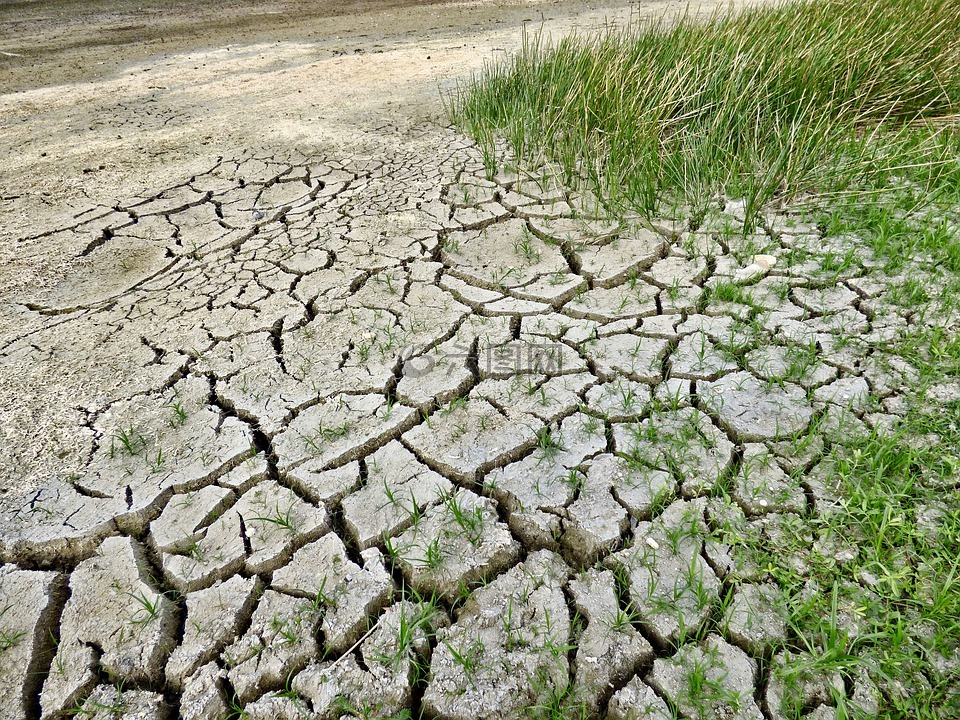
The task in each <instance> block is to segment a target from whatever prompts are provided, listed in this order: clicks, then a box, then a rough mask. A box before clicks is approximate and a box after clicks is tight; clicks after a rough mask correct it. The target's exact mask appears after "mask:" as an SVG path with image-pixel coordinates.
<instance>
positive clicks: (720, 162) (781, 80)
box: [449, 0, 960, 218]
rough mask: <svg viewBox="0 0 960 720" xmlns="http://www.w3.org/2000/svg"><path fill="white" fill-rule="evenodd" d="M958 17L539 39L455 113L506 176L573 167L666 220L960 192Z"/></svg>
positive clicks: (842, 10)
mask: <svg viewBox="0 0 960 720" xmlns="http://www.w3.org/2000/svg"><path fill="white" fill-rule="evenodd" d="M958 27H960V4H958V3H956V2H954V1H953V0H872V1H871V2H849V0H810V1H807V2H795V3H785V4H777V5H773V6H766V7H763V8H760V9H750V10H748V11H745V12H740V13H734V12H729V11H727V12H719V13H717V14H715V15H713V16H712V17H711V18H710V19H709V20H707V21H706V22H701V21H698V20H697V19H696V18H694V17H692V16H690V15H683V16H680V17H676V18H671V17H661V18H659V19H653V20H645V21H642V22H641V23H639V24H636V25H634V26H633V27H629V28H626V29H621V30H616V29H614V30H610V31H608V32H606V33H605V34H603V35H602V36H601V37H599V38H589V37H585V36H576V35H574V36H570V37H566V38H564V39H562V40H560V41H559V42H557V43H556V44H553V45H548V44H547V43H546V42H545V41H544V40H543V38H542V36H537V37H535V38H532V39H531V38H528V39H525V42H524V45H523V49H522V50H521V51H520V52H519V53H518V54H517V55H516V56H514V57H512V58H509V59H507V60H505V61H503V62H501V63H499V64H494V65H490V66H488V67H487V68H486V69H485V71H484V72H483V74H482V75H481V76H479V77H476V78H474V80H473V81H472V82H470V83H468V84H467V85H465V86H462V87H460V88H459V89H458V91H457V92H456V93H455V94H454V96H453V97H452V98H451V100H450V107H449V110H450V115H451V117H452V118H453V120H454V121H455V122H456V123H457V124H458V125H459V126H460V127H461V128H462V129H463V130H464V131H466V132H467V133H468V134H470V135H471V136H473V137H474V138H475V139H476V140H477V141H478V142H479V143H480V145H481V147H482V148H483V149H484V153H485V157H487V159H488V161H489V163H491V164H494V163H495V159H494V158H495V154H494V151H493V148H494V143H495V139H496V138H497V137H500V136H503V137H506V139H507V140H508V141H509V143H510V145H511V146H512V148H513V150H514V152H515V154H516V156H517V161H518V162H519V163H520V164H522V165H527V164H531V165H534V166H538V165H543V164H544V163H546V162H551V163H555V164H558V165H559V166H560V168H561V169H562V171H563V173H564V174H565V176H566V180H567V181H573V180H580V179H586V180H588V181H589V182H590V183H591V185H592V186H593V187H594V189H595V190H597V191H598V195H599V196H600V197H601V198H604V199H605V202H607V203H608V204H609V207H608V210H623V209H632V210H640V211H641V212H644V213H646V214H655V213H660V212H663V211H664V209H667V210H669V209H670V208H672V207H676V206H680V205H686V204H692V205H693V206H694V208H698V207H702V206H704V205H705V204H707V203H709V202H710V201H711V200H712V199H714V198H716V197H717V196H718V195H722V194H726V195H727V196H729V197H734V198H743V199H745V200H746V211H747V217H748V218H750V217H751V216H752V215H753V213H754V212H755V211H756V210H758V209H759V208H760V207H762V206H763V205H765V204H767V203H769V202H770V201H771V200H773V199H774V198H779V197H784V198H793V197H796V196H798V195H800V194H805V193H811V192H814V193H821V194H822V193H826V194H836V193H844V192H849V191H855V192H856V193H857V194H861V193H864V192H871V191H876V190H886V189H888V186H889V185H890V184H891V183H893V184H898V185H901V186H902V184H903V183H904V181H909V183H910V184H914V185H918V186H920V187H921V188H923V189H924V191H925V192H923V193H922V194H923V195H924V196H925V195H927V194H929V193H930V192H937V191H941V190H943V189H949V190H952V191H953V192H954V193H956V192H957V191H958V188H960V163H958V162H957V157H958V149H960V142H958V139H957V133H956V132H955V125H953V122H952V121H953V118H952V115H953V114H954V113H955V112H956V109H957V103H958V101H960V36H958V33H957V31H956V28H958Z"/></svg>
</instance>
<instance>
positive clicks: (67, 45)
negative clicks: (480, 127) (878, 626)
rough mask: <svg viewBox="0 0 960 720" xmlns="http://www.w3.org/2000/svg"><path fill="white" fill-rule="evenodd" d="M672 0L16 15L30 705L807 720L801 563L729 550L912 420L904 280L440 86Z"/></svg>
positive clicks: (13, 260)
mask: <svg viewBox="0 0 960 720" xmlns="http://www.w3.org/2000/svg"><path fill="white" fill-rule="evenodd" d="M106 5H109V7H105V6H106ZM668 7H671V6H669V5H667V4H660V5H655V4H650V5H644V6H643V8H642V11H643V12H648V11H663V10H664V9H665V8H668ZM154 8H156V6H154ZM636 11H637V9H636V6H632V7H631V6H628V5H626V4H622V5H618V4H612V3H611V4H601V3H596V4H585V3H579V2H578V3H574V2H560V3H536V2H524V3H486V2H474V3H461V4H449V3H442V4H440V3H438V4H426V3H424V4H416V6H413V7H411V6H410V5H409V4H402V6H401V4H400V3H389V2H388V3H373V2H370V3H348V4H341V3H330V4H323V3H319V4H318V3H292V2H291V3H274V4H269V5H264V4H255V3H252V2H250V3H242V2H236V3H227V4H225V5H221V6H218V7H217V8H216V9H215V10H214V9H212V8H210V9H203V8H198V7H195V6H194V5H192V4H187V3H180V2H170V3H167V4H165V5H164V6H163V7H162V9H154V10H151V11H150V12H147V11H146V10H140V9H139V8H138V7H137V6H135V5H134V4H133V3H130V4H129V5H128V4H125V3H110V4H106V3H104V4H100V3H79V2H78V3H73V4H71V3H67V4H62V3H59V4H55V3H42V2H40V3H13V4H6V5H4V6H3V9H2V13H3V17H4V19H5V20H6V23H7V24H6V25H5V27H4V30H3V34H2V35H0V50H2V51H3V52H4V53H9V54H4V55H3V56H0V58H2V59H0V63H2V64H3V72H4V73H6V74H5V75H4V82H5V83H7V85H6V86H5V88H4V90H5V91H4V93H3V95H0V122H2V128H3V131H2V134H0V143H2V147H0V151H2V152H3V154H4V157H5V158H7V160H6V161H5V163H4V165H3V167H2V169H0V202H2V205H0V207H2V228H0V233H2V235H0V253H2V266H0V287H2V290H0V300H2V303H3V304H2V305H0V367H2V374H0V400H2V402H0V427H2V433H3V435H2V438H3V442H2V443H0V467H2V476H0V561H2V563H3V565H0V632H2V633H3V634H2V636H0V641H2V644H0V681H2V686H3V687H8V688H14V689H15V695H16V697H17V699H16V701H14V702H7V703H3V704H2V705H0V718H24V717H26V718H36V717H44V718H48V717H49V718H54V717H60V716H63V715H66V714H69V713H71V712H74V711H77V710H82V711H83V712H84V713H85V714H90V715H92V716H94V717H103V718H106V717H116V716H124V717H130V718H133V717H137V718H168V717H177V716H178V715H179V716H180V717H183V718H185V719H187V720H190V719H193V718H198V719H199V718H221V717H227V716H232V717H241V716H243V717H248V718H277V717H304V716H305V717H320V718H328V717H329V718H338V717H343V716H351V714H355V715H360V716H364V717H366V716H370V717H391V716H393V717H397V716H402V713H403V712H404V711H412V712H414V714H416V713H418V712H420V711H421V710H423V711H425V713H426V714H427V716H428V717H440V718H464V719H466V718H501V717H511V716H518V717H529V716H532V713H534V712H535V710H536V708H538V707H539V708H541V709H542V708H543V707H544V706H545V703H549V702H550V701H551V700H550V698H553V699H556V698H561V697H562V698H564V700H563V702H565V703H567V704H570V705H576V704H579V705H582V706H583V707H584V708H586V710H587V711H589V712H591V713H594V714H595V715H598V716H604V717H609V718H636V717H648V716H649V717H664V718H668V717H673V714H672V713H674V712H675V711H679V712H680V713H681V714H682V715H683V716H685V717H695V716H697V715H696V714H697V713H698V712H699V713H702V712H708V713H713V714H715V715H716V714H718V713H719V714H722V715H723V716H729V717H743V718H761V717H764V716H766V717H780V716H781V715H780V713H781V704H780V698H781V696H782V695H783V694H784V692H785V690H784V688H783V687H782V686H781V685H778V683H777V682H776V681H774V680H772V679H770V678H771V677H772V676H771V674H770V672H769V670H768V669H766V668H769V666H770V664H771V663H773V664H776V663H777V662H781V661H783V657H782V656H781V655H779V654H778V655H776V656H773V657H772V659H771V652H772V651H771V649H772V648H774V647H778V645H777V644H778V643H781V642H782V641H783V640H784V638H785V637H786V633H787V628H786V625H785V620H784V616H783V612H782V607H780V606H779V604H778V603H777V601H776V599H775V592H774V591H775V588H773V587H771V585H770V584H769V583H766V582H764V581H763V573H762V572H761V571H760V570H759V569H758V568H751V567H749V566H745V565H744V564H742V563H741V562H740V560H738V557H737V555H736V552H735V551H734V548H732V547H730V546H728V545H725V544H724V543H722V542H720V541H718V540H717V539H716V537H715V536H714V537H713V538H712V539H709V540H708V539H707V536H708V535H710V534H711V533H714V532H715V531H717V530H718V528H721V527H731V526H736V527H738V528H742V529H743V531H744V532H745V533H748V534H749V533H751V532H752V533H761V532H762V533H770V534H771V536H775V535H776V534H777V533H784V532H789V528H790V523H791V522H792V520H793V519H794V518H797V517H798V516H800V515H806V516H809V515H811V514H816V513H820V512H826V511H827V510H828V509H829V508H830V507H831V504H832V503H833V502H834V501H835V500H836V497H835V496H834V495H833V494H832V489H831V487H830V485H829V483H827V482H825V481H824V475H823V470H822V469H821V468H820V467H819V466H818V465H817V458H818V455H817V449H816V448H815V447H814V448H811V447H810V446H809V445H807V444H805V443H800V442H797V441H796V440H797V438H800V437H803V436H804V435H805V433H807V432H808V431H809V429H810V428H811V427H812V426H813V425H814V424H816V426H817V428H818V430H817V433H818V437H821V438H827V439H828V441H829V438H830V437H831V436H832V435H833V436H840V435H844V434H846V435H849V434H851V433H857V432H866V431H868V430H869V429H870V428H876V427H884V426H887V425H889V424H890V423H891V422H893V421H894V420H895V414H896V413H897V412H899V411H900V408H901V405H899V404H898V402H899V397H900V388H901V384H902V382H901V378H899V377H898V372H899V373H902V372H904V371H903V369H902V368H901V369H900V370H896V369H891V368H892V367H893V368H895V367H899V366H896V364H895V363H893V364H891V362H892V361H890V362H888V361H886V360H885V361H881V360H880V355H879V353H874V352H873V345H875V344H876V345H879V344H880V343H882V342H883V340H884V339H885V338H888V337H889V336H890V334H891V333H896V332H898V329H899V328H900V327H901V326H902V325H903V324H904V323H905V322H906V321H905V320H904V318H902V317H901V316H900V315H898V312H897V311H896V310H895V309H892V308H891V307H888V304H887V301H886V299H885V297H884V292H885V289H884V286H883V285H882V284H880V283H878V282H876V281H874V280H871V274H872V273H873V272H874V269H875V267H876V264H875V263H873V262H872V261H871V258H870V257H868V256H866V255H864V256H862V257H861V258H860V259H858V260H855V261H853V262H852V263H851V264H849V265H848V266H846V267H845V268H843V269H842V270H840V271H836V272H832V273H828V274H827V275H824V274H823V267H824V263H823V262H822V260H823V258H824V257H826V256H828V255H829V256H830V257H835V256H847V255H848V254H849V252H848V251H849V247H848V245H849V243H850V242H851V241H850V239H849V238H827V237H824V236H823V234H822V233H821V232H820V230H819V229H818V228H817V227H816V226H811V225H809V224H807V223H805V222H804V221H803V219H802V218H801V217H799V216H798V215H796V214H792V213H790V212H788V211H784V212H782V213H780V214H771V215H770V217H769V218H767V227H766V228H765V229H764V230H762V231H758V232H757V234H755V235H746V236H745V235H743V233H739V234H738V233H736V232H731V231H730V229H731V228H736V227H737V226H738V223H741V227H742V222H743V216H742V212H743V208H742V207H741V206H739V205H738V204H737V203H730V204H728V205H727V206H726V207H724V208H722V211H721V212H720V213H719V214H718V216H717V217H715V218H713V219H712V220H710V221H709V222H707V223H705V224H704V225H702V226H699V227H697V228H692V227H691V226H690V224H689V222H688V219H687V218H672V219H664V220H663V221H662V222H658V223H653V224H652V225H651V224H649V223H648V224H642V223H639V222H638V223H633V222H626V221H625V222H619V223H611V222H608V221H607V220H606V219H604V218H603V217H602V216H601V215H600V214H599V213H598V208H597V204H596V202H595V201H594V200H593V199H592V198H591V197H590V196H589V194H583V193H579V192H575V191H573V190H571V189H569V188H566V187H564V186H562V185H560V184H558V183H557V182H556V181H555V179H553V178H551V177H550V176H549V174H543V175H540V174H538V175H536V176H535V177H531V176H524V175H517V174H514V173H511V172H501V173H499V174H498V175H496V176H495V177H493V178H489V177H488V176H487V173H486V172H485V169H484V163H483V158H482V157H481V155H480V153H479V151H478V150H477V149H476V148H475V147H473V146H472V145H471V143H469V142H468V141H466V140H465V138H463V137H462V136H460V135H458V134H457V132H456V131H455V130H453V129H451V128H449V127H448V126H447V123H446V121H445V119H444V115H443V110H442V104H441V101H440V96H441V93H442V92H444V91H448V90H449V89H450V88H452V87H454V85H455V83H456V81H457V80H458V79H462V78H464V77H467V76H468V75H469V73H470V72H471V71H475V70H478V69H479V68H480V67H481V64H482V62H483V60H484V59H485V58H489V57H493V56H495V54H496V53H498V52H504V51H509V50H513V49H515V48H516V47H518V44H519V43H520V42H521V38H522V35H521V27H522V26H524V25H527V26H529V27H540V26H541V25H542V26H543V27H545V28H546V29H547V30H548V31H551V32H559V31H561V30H568V29H571V28H574V27H579V28H584V29H598V28H602V27H603V25H604V23H605V22H607V21H619V22H623V21H625V20H626V19H627V18H629V16H630V13H631V12H636ZM14 15H16V16H17V19H16V20H13V19H12V18H13V16H14ZM38 18H44V19H38ZM733 238H736V241H735V242H734V241H733V240H732V239H733ZM801 251H802V252H801ZM748 320H749V323H748V322H747V321H748ZM852 336H856V337H857V338H858V340H857V341H856V342H853V343H851V342H849V338H850V337H852ZM812 345H815V346H816V347H817V348H819V350H818V352H817V353H815V354H814V355H813V356H810V355H809V353H807V355H804V354H803V353H804V348H809V347H811V346H812ZM888 360H889V359H888ZM831 434H832V435H831ZM722 497H725V498H729V500H728V501H723V500H721V498H722ZM698 632H699V633H700V635H701V637H702V638H703V640H702V642H700V643H689V642H686V640H687V639H689V638H690V637H692V636H694V635H696V634H697V633H698ZM691 668H697V672H699V673H701V674H703V675H705V677H706V678H707V679H708V680H709V685H710V687H712V688H717V687H719V688H721V690H722V691H721V690H717V691H716V692H714V693H713V694H710V695H704V694H703V693H702V692H701V690H702V683H701V686H700V687H699V689H695V688H693V685H692V684H693V680H692V679H691V678H692V671H691ZM831 684H832V685H831ZM805 692H807V695H808V697H807V696H805V698H804V703H805V706H806V707H807V708H817V712H819V713H820V715H818V717H819V716H823V717H826V716H827V712H828V711H829V710H830V709H831V705H832V703H833V702H834V701H835V699H836V694H837V693H839V694H841V695H846V694H849V695H850V696H851V697H856V699H857V701H858V702H862V703H867V704H868V703H869V702H871V697H872V696H871V692H872V690H871V687H870V686H868V685H866V684H863V683H853V682H847V683H846V684H844V682H843V679H838V678H833V677H826V678H819V677H818V678H814V679H813V680H810V682H809V685H808V686H805ZM698 693H699V694H698ZM644 708H648V709H649V713H650V714H649V715H644V714H642V713H641V712H640V711H641V710H642V709H644ZM704 708H706V710H704ZM761 708H762V710H763V712H761ZM241 712H242V713H243V715H241ZM364 712H366V713H367V715H363V713H364ZM764 713H765V715H764ZM705 716H710V715H709V714H708V715H705Z"/></svg>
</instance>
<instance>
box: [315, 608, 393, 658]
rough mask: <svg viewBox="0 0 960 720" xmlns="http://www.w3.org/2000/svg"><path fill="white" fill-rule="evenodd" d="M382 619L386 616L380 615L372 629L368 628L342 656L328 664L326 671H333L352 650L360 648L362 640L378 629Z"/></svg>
mask: <svg viewBox="0 0 960 720" xmlns="http://www.w3.org/2000/svg"><path fill="white" fill-rule="evenodd" d="M384 617H386V616H385V615H381V616H380V619H379V620H377V622H375V623H374V625H373V627H372V628H370V629H369V630H367V631H366V632H365V633H364V634H363V636H362V637H361V638H360V639H359V640H357V641H356V642H355V643H354V644H353V645H351V646H350V647H349V648H348V649H347V651H346V652H345V653H343V655H341V656H340V657H338V658H337V659H336V660H334V661H333V662H332V663H330V666H329V667H328V668H327V670H333V669H334V668H335V667H336V666H337V663H338V662H340V661H341V660H343V659H344V658H345V657H347V655H350V654H351V653H352V652H353V651H354V650H356V649H357V648H358V647H360V643H362V642H363V641H364V640H366V639H367V638H368V637H370V636H371V635H372V634H373V631H374V630H376V629H377V628H378V627H380V623H381V622H383V618H384Z"/></svg>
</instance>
